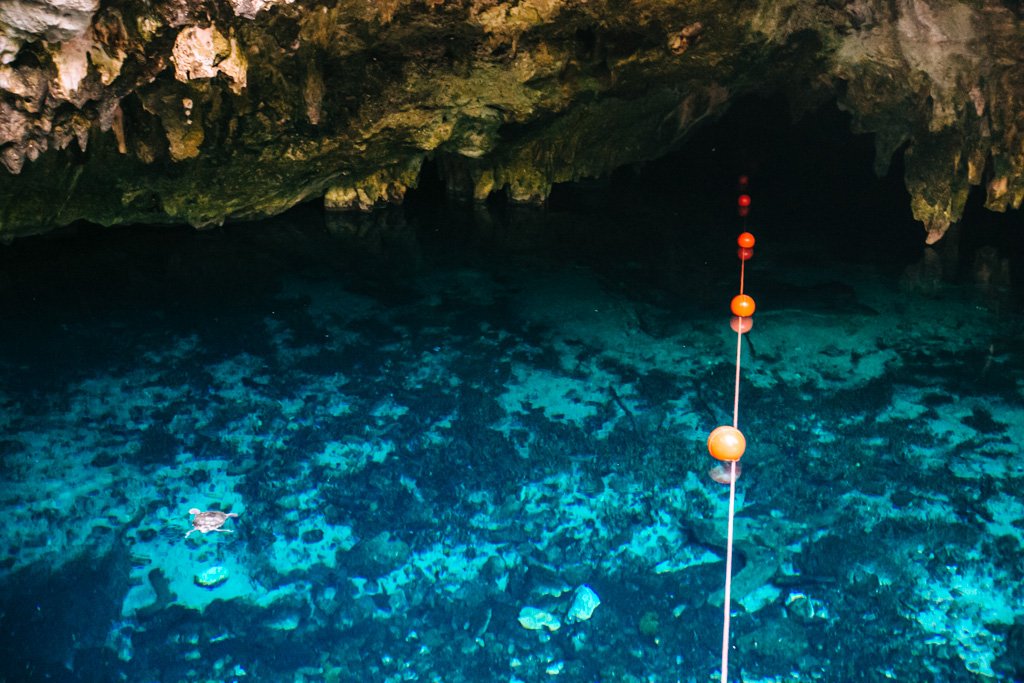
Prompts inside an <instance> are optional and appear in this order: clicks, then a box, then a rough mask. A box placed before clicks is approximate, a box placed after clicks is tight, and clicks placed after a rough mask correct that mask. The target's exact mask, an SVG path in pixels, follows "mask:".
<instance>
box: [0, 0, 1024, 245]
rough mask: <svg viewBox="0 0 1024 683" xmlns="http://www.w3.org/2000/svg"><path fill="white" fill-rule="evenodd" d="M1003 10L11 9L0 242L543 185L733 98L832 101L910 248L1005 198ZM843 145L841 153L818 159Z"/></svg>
mask: <svg viewBox="0 0 1024 683" xmlns="http://www.w3.org/2000/svg"><path fill="white" fill-rule="evenodd" d="M1022 23H1024V22H1022V19H1021V15H1020V9H1019V6H1018V5H1017V4H1016V3H1013V2H1008V1H1006V2H1001V1H997V0H980V1H977V2H955V1H950V0H946V1H940V0H895V1H893V2H882V1H881V0H852V1H849V2H845V1H844V0H832V1H829V2H826V3H811V2H795V1H792V0H790V1H787V0H760V1H759V2H756V3H748V4H745V5H742V6H739V7H738V6H737V5H735V4H734V3H725V2H720V1H712V2H667V1H665V2H661V1H657V0H645V1H638V2H634V3H630V4H623V3H612V2H608V1H600V0H597V1H589V2H587V1H584V0H521V1H518V2H517V1H507V2H499V1H497V0H461V1H450V2H440V1H438V0H417V1H415V2H413V1H411V0H387V1H382V2H349V1H343V2H335V3H325V2H313V1H309V0H306V1H303V0H296V1H295V2H289V1H286V0H231V2H212V1H199V0H155V1H154V2H151V3H144V4H143V3H124V2H110V1H102V2H97V0H11V1H10V2H5V3H3V4H2V5H0V62H2V64H0V91H2V93H0V162H2V164H3V166H4V168H3V169H0V178H2V181H0V206H2V207H3V208H2V210H0V235H4V236H7V237H13V236H16V235H20V234H28V233H34V232H43V231H46V230H48V229H51V228H53V227H56V226H59V225H63V224H67V223H70V222H72V221H74V220H77V219H87V220H91V221H95V222H99V223H104V224H112V223H121V222H132V221H148V222H163V221H167V222H188V223H191V224H192V225H195V226H207V225H215V224H218V223H221V222H223V221H224V220H225V219H227V218H250V217H259V216H265V215H271V214H275V213H278V212H280V211H282V210H284V209H286V208H288V207H290V206H292V205H294V204H296V203H298V202H301V201H304V200H307V199H315V198H320V197H324V198H325V201H326V204H327V206H328V207H330V208H336V209H350V208H357V209H368V208H370V207H372V206H375V205H377V204H380V203H386V202H397V201H401V200H402V198H403V197H404V195H405V193H406V191H407V190H408V189H409V188H410V187H413V186H415V185H416V183H417V181H418V178H419V170H420V167H421V165H422V164H423V163H424V161H425V160H432V161H433V162H434V163H435V165H436V167H437V168H438V169H439V172H440V173H441V174H442V177H443V180H444V182H445V183H446V185H447V187H448V189H449V191H450V192H451V193H453V194H455V195H458V196H460V197H464V198H466V199H467V200H477V201H479V200H483V199H485V198H487V197H488V196H489V195H490V194H491V193H494V192H501V193H505V194H506V195H507V196H508V197H509V198H510V199H511V200H513V201H516V202H527V203H536V202H541V201H543V200H544V199H545V198H546V197H547V195H548V194H549V192H550V190H551V187H552V185H553V184H554V183H559V182H565V181H572V180H578V179H581V178H587V177H600V176H603V175H606V174H608V173H609V172H610V171H612V170H613V169H615V168H618V167H620V166H623V165H626V164H631V163H635V162H638V161H643V160H647V159H652V158H656V157H658V156H661V155H663V154H665V153H667V152H670V151H674V150H677V149H679V148H680V146H681V145H682V144H683V143H684V142H685V139H686V137H687V135H688V134H689V133H690V132H691V131H692V130H693V129H694V127H695V126H699V125H701V124H702V123H705V122H708V121H711V120H714V119H715V118H717V117H718V116H719V115H721V114H722V113H723V112H724V111H725V110H726V109H727V108H728V107H729V106H730V104H731V103H732V102H734V101H735V100H736V98H738V97H740V96H744V95H749V94H752V93H770V92H777V91H781V92H785V93H786V94H788V95H789V96H790V101H791V102H792V105H793V108H794V111H796V112H797V113H800V112H806V111H809V110H813V109H814V108H815V107H818V106H822V105H824V106H834V104H833V103H838V105H839V106H840V107H841V108H843V109H845V110H848V111H849V112H850V114H851V116H852V120H853V122H854V126H855V129H856V130H857V131H866V132H872V133H874V134H875V135H876V139H877V160H876V166H877V168H876V170H877V171H879V172H884V171H885V170H886V169H887V168H888V166H889V163H890V161H891V160H892V158H893V155H894V154H903V155H904V157H905V164H904V167H905V169H906V171H905V173H906V184H907V188H908V190H909V191H910V201H911V206H912V209H913V212H914V215H915V217H916V218H917V219H918V220H920V221H921V222H922V224H923V225H924V228H925V230H926V233H924V234H926V239H927V240H928V241H936V240H938V239H940V238H941V236H942V235H943V234H944V233H945V231H946V229H947V228H948V227H949V225H950V224H951V223H953V222H955V221H956V220H957V219H958V218H959V217H960V215H961V213H962V211H963V207H964V203H965V201H966V197H967V193H968V190H969V187H970V186H971V185H984V186H985V189H986V191H987V205H988V207H989V208H991V209H994V210H998V211H1002V210H1005V209H1007V208H1011V207H1012V208H1018V207H1019V206H1020V204H1021V201H1022V199H1024V137H1022V135H1024V133H1022V131H1024V114H1022V111H1021V105H1020V102H1022V101H1024V99H1022V97H1024V69H1022V62H1024V39H1022V38H1021V35H1022V28H1024V27H1022ZM840 161H841V160H837V163H838V162H840Z"/></svg>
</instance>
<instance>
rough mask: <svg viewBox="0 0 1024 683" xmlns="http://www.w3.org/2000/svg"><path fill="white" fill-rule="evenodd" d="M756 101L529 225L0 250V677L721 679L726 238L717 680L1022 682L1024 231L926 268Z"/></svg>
mask: <svg viewBox="0 0 1024 683" xmlns="http://www.w3.org/2000/svg"><path fill="white" fill-rule="evenodd" d="M783 115H784V112H781V111H780V104H779V103H778V102H774V101H764V102H762V101H752V102H751V103H748V106H746V107H745V108H740V110H739V111H737V112H735V113H733V114H730V115H728V116H727V117H726V119H725V120H724V121H723V122H722V123H721V125H718V126H715V127H712V128H709V129H708V130H707V131H705V132H704V133H701V134H700V135H699V136H695V137H694V138H693V139H692V140H690V141H688V142H687V144H686V146H685V147H684V148H683V149H682V150H681V151H680V153H679V154H677V155H675V156H673V157H671V158H668V159H665V160H662V161H658V162H652V163H650V164H647V165H645V166H644V167H642V168H637V169H630V170H627V171H622V172H619V173H616V174H615V176H614V177H613V178H612V179H610V180H609V181H605V182H601V183H597V182H582V183H578V184H573V185H565V186H559V187H557V188H556V189H555V192H554V193H553V195H552V197H551V199H550V201H549V203H548V205H547V206H546V207H544V208H523V207H514V206H510V205H506V204H504V203H502V202H500V201H495V202H492V203H491V204H490V205H489V206H487V207H476V208H474V207H469V206H463V205H458V204H454V203H452V202H450V201H448V200H444V199H442V198H441V196H440V194H439V192H438V191H437V190H438V189H439V184H440V183H439V181H437V179H436V178H432V177H430V169H428V170H427V172H426V173H427V176H425V178H424V182H423V183H422V185H421V188H422V189H421V190H420V191H419V192H418V193H414V194H413V196H411V197H410V198H409V201H408V202H407V205H406V206H404V207H398V208H390V209H385V210H380V211H377V212H374V213H372V214H368V215H325V214H324V213H323V212H322V211H321V210H320V209H319V208H317V207H315V206H305V207H300V208H297V209H295V210H293V211H292V212H289V213H288V214H286V215H284V216H281V217H278V218H275V219H270V220H266V221H262V222H259V223H251V224H240V223H239V224H229V225H227V226H224V227H222V228H218V229H214V230H209V231H200V232H197V231H192V230H190V229H184V228H168V227H147V226H131V227H124V228H109V229H101V228H96V227H89V226H79V227H76V228H74V229H71V230H67V231H63V232H62V233H60V234H55V235H50V236H44V237H39V238H32V239H25V240H19V241H17V242H14V243H13V244H10V245H6V246H3V247H0V320H2V330H3V333H2V335H0V407H2V412H0V428H2V431H0V475H2V479H0V501H2V506H3V507H2V509H3V513H4V517H5V521H6V523H5V524H4V527H3V529H4V532H3V533H4V538H3V539H0V543H2V544H3V548H4V552H3V554H2V555H0V680H3V681H11V682H15V681H17V682H31V681H96V682H108V681H160V682H167V683H170V682H178V681H188V682H194V681H303V682H309V683H312V682H327V681H332V682H333V681H357V680H361V681H389V682H391V681H395V682H397V681H444V682H459V681H510V682H517V681H523V682H526V681H538V680H560V681H571V682H577V681H579V682H583V681H586V682H594V681H615V682H619V681H623V682H634V681H635V682H641V681H643V682H650V683H655V682H663V681H664V682H670V681H671V682H675V681H687V682H688V681H700V682H703V681H717V680H719V673H718V670H719V666H720V647H721V629H722V618H723V612H722V609H723V608H722V588H723V580H724V557H725V529H726V514H727V506H728V492H729V487H728V486H723V485H722V484H720V483H717V482H716V481H713V480H712V479H711V477H709V475H708V472H709V470H711V469H712V468H713V467H714V465H715V461H714V460H713V459H712V458H710V456H709V455H708V450H707V446H706V441H707V436H708V433H709V432H710V431H711V430H712V429H713V428H715V427H716V426H718V425H720V424H729V423H730V422H731V420H732V408H733V381H734V376H735V353H736V346H737V338H736V335H735V334H734V333H733V332H732V331H731V330H730V329H729V315H730V314H729V310H728V308H729V301H730V299H731V298H732V297H733V296H734V295H735V294H736V292H737V287H738V276H739V261H738V259H737V258H736V236H737V235H738V234H739V232H741V231H742V230H743V229H744V228H749V229H750V230H751V231H752V232H754V233H755V235H756V237H757V245H756V246H755V249H754V251H755V253H754V258H753V259H752V260H751V261H749V262H748V269H747V271H746V275H745V277H746V285H745V291H746V292H747V293H749V294H750V295H751V296H753V297H754V299H755V300H756V302H757V312H756V313H755V315H754V328H753V330H752V331H751V332H750V333H749V334H748V335H746V336H745V337H744V338H743V339H742V340H741V341H742V344H741V353H742V364H743V367H742V378H741V389H740V396H741V403H740V412H739V427H740V429H741V430H742V431H743V432H744V434H745V435H746V438H747V443H748V446H747V452H746V454H745V455H744V456H743V459H742V474H741V476H740V478H739V479H738V481H737V482H736V496H737V509H736V536H735V542H734V547H735V553H736V555H735V562H736V564H735V566H734V578H733V586H732V598H733V602H732V605H733V609H732V619H731V627H732V634H731V643H732V650H731V656H730V676H729V679H730V680H735V681H746V682H748V683H751V682H758V683H760V682H782V681H801V682H802V681H828V682H836V683H842V682H846V681H886V680H897V681H911V682H913V681H929V682H945V681H989V680H991V681H1020V680H1024V588H1022V587H1021V585H1022V578H1024V559H1022V558H1024V552H1022V545H1024V456H1022V454H1021V444H1022V443H1024V400H1022V399H1024V372H1022V371H1024V306H1022V301H1024V299H1022V296H1021V294H1022V291H1024V287H1022V286H1021V272H1022V267H1024V264H1022V234H1024V232H1022V230H1021V228H1024V225H1021V223H1022V221H1021V218H1020V214H1006V215H993V214H988V213H985V212H983V211H981V210H980V208H979V207H980V198H979V197H972V201H971V206H970V207H969V210H968V213H967V215H966V216H965V219H964V221H963V222H962V224H961V225H960V226H957V227H956V228H955V229H954V232H953V233H951V234H950V236H949V238H948V239H947V240H944V241H943V242H940V243H939V244H938V245H936V246H935V247H925V246H924V245H923V231H922V230H921V229H920V227H919V226H917V225H916V224H914V223H913V221H912V220H911V218H910V215H909V210H908V209H906V197H905V193H904V191H903V190H902V186H901V184H900V182H899V174H900V172H901V170H900V169H899V168H897V167H896V166H894V168H893V171H892V173H891V174H890V175H889V176H887V177H886V178H882V179H877V178H874V177H873V176H871V175H870V173H869V172H868V171H866V170H865V169H870V167H871V163H872V161H871V158H872V157H871V155H872V154H873V148H872V143H871V140H870V138H861V137H852V136H850V135H848V134H846V133H844V132H842V131H845V128H844V126H846V125H847V124H846V122H845V121H844V120H843V118H842V116H841V115H839V114H838V113H836V114H832V113H829V112H823V113H822V114H821V115H820V116H818V117H816V118H814V119H808V120H806V121H803V122H801V123H798V124H797V125H795V126H793V127H791V128H790V127H786V126H782V127H780V126H779V125H778V119H779V117H780V116H783ZM837 159H839V160H841V161H843V163H837V161H836V160H837ZM897 165H898V164H897ZM738 170H739V171H747V172H749V173H750V176H751V185H750V193H751V195H752V197H753V204H752V207H751V214H750V217H749V219H747V220H746V221H744V220H741V219H740V218H739V217H738V216H737V215H736V209H735V201H736V196H737V186H736V176H737V171H738ZM190 511H191V512H190ZM229 514H230V515H231V516H228V515H229Z"/></svg>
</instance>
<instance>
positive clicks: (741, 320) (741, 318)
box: [708, 176, 755, 683]
mask: <svg viewBox="0 0 1024 683" xmlns="http://www.w3.org/2000/svg"><path fill="white" fill-rule="evenodd" d="M748 184H749V180H748V179H747V176H740V179H739V186H740V196H739V199H738V200H737V202H736V203H737V205H738V213H739V215H740V217H741V218H743V219H744V220H743V224H744V228H746V218H747V215H748V214H749V213H750V195H749V194H747V185H748ZM736 243H737V244H738V245H739V249H738V250H737V252H736V255H737V256H738V257H739V260H740V292H739V294H737V295H736V296H734V297H733V298H732V302H731V304H730V306H729V308H730V310H731V311H732V315H733V317H732V320H731V321H730V327H732V329H733V331H734V332H735V333H736V385H735V391H734V392H733V403H732V425H731V426H730V425H722V426H720V427H716V428H715V429H714V430H712V432H711V434H710V435H709V436H708V450H709V451H710V452H711V457H713V458H715V459H716V460H719V461H721V462H722V463H723V464H722V465H718V466H716V467H715V468H714V469H712V470H711V473H710V474H711V477H712V478H713V479H714V480H715V481H718V482H721V483H723V484H724V483H728V484H729V523H728V531H727V533H726V551H725V595H724V597H723V600H724V603H725V616H724V620H723V626H722V683H728V680H729V608H730V602H731V601H732V540H733V526H734V525H733V520H734V519H735V516H736V479H737V478H739V475H740V465H739V461H740V458H741V457H742V456H743V453H744V451H746V449H747V439H746V437H744V436H743V432H741V431H740V430H739V417H740V366H741V359H742V353H741V352H742V350H743V335H744V334H746V333H747V332H749V331H750V328H751V327H753V323H754V321H753V319H752V318H751V316H752V315H754V309H755V305H754V300H753V299H752V298H750V297H749V296H748V295H746V294H744V293H743V286H744V278H745V275H746V272H745V271H746V264H747V261H749V260H750V258H751V257H752V256H753V255H754V236H753V235H751V234H750V233H749V232H747V231H746V230H745V229H744V231H743V233H741V234H740V236H739V237H738V238H736Z"/></svg>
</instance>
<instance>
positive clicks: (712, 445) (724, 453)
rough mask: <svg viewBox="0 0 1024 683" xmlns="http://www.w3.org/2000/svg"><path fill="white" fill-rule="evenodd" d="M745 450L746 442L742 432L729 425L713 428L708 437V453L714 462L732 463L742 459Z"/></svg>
mask: <svg viewBox="0 0 1024 683" xmlns="http://www.w3.org/2000/svg"><path fill="white" fill-rule="evenodd" d="M745 450H747V440H746V438H745V437H744V436H743V432H741V431H740V430H738V429H736V428H735V427H730V426H729V425H722V426H721V427H715V429H714V430H713V431H712V432H711V434H710V435H709V436H708V451H710V452H711V457H712V458H714V459H715V460H723V461H725V462H733V461H734V460H739V459H740V458H741V457H743V451H745Z"/></svg>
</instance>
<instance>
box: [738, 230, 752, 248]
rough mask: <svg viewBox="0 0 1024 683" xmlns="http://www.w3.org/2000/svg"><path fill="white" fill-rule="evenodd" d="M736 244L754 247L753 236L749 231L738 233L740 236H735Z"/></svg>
mask: <svg viewBox="0 0 1024 683" xmlns="http://www.w3.org/2000/svg"><path fill="white" fill-rule="evenodd" d="M736 244H738V245H740V246H741V247H743V248H744V249H752V248H753V247H754V236H753V235H751V234H750V233H749V232H744V233H740V236H739V237H737V238H736Z"/></svg>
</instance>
